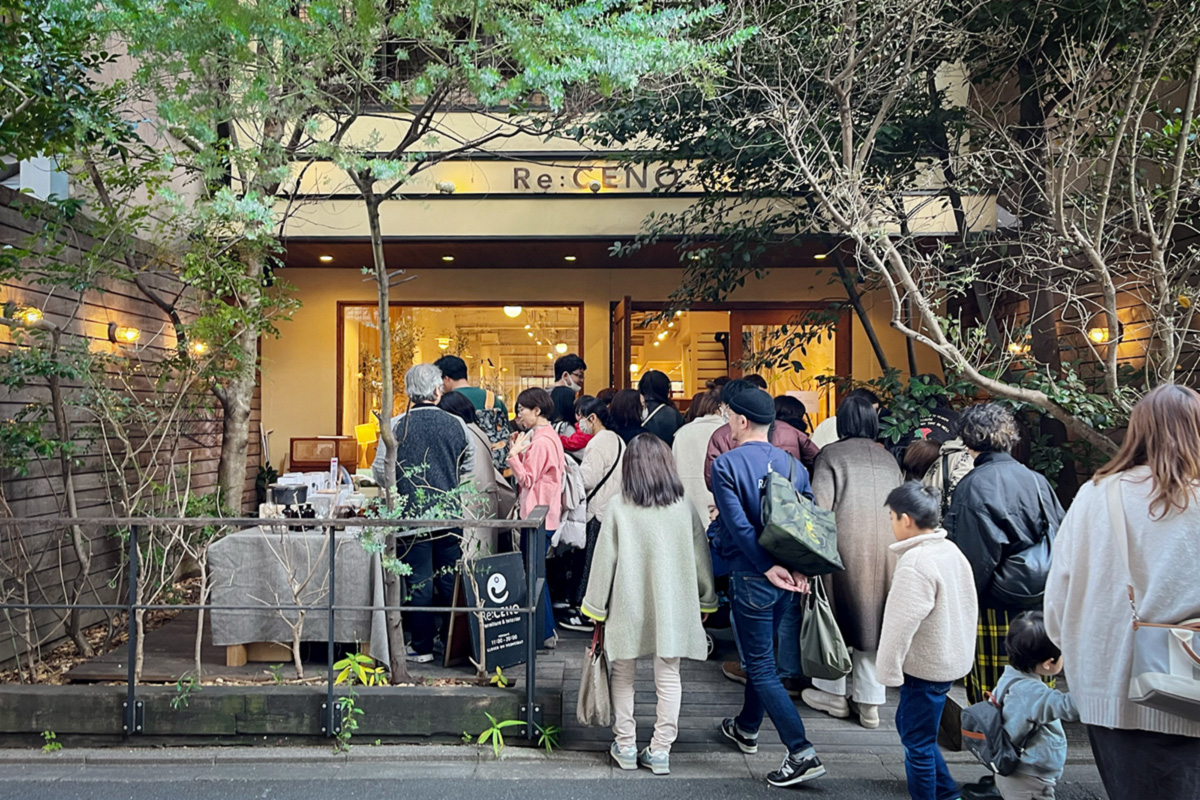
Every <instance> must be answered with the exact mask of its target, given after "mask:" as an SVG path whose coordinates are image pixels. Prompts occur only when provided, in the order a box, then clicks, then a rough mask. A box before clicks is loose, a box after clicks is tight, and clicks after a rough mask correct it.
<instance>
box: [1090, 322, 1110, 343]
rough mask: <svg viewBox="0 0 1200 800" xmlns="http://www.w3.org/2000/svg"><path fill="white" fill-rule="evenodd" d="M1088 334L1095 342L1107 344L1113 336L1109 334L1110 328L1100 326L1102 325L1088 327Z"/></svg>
mask: <svg viewBox="0 0 1200 800" xmlns="http://www.w3.org/2000/svg"><path fill="white" fill-rule="evenodd" d="M1087 335H1088V338H1089V339H1091V340H1092V342H1093V343H1094V344H1107V343H1108V340H1109V339H1110V338H1111V337H1110V336H1109V331H1108V328H1107V327H1100V326H1097V327H1095V328H1088V332H1087Z"/></svg>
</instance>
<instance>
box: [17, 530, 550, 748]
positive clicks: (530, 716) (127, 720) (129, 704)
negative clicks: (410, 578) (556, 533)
mask: <svg viewBox="0 0 1200 800" xmlns="http://www.w3.org/2000/svg"><path fill="white" fill-rule="evenodd" d="M546 512H547V508H546V507H545V506H539V507H537V508H535V509H534V511H533V513H532V514H531V515H530V516H529V517H528V518H527V519H517V520H500V519H482V520H477V519H464V520H447V519H438V520H429V519H375V518H367V517H352V518H349V519H295V518H270V519H263V518H257V517H236V518H234V517H183V518H165V517H25V518H19V517H9V518H0V528H13V527H16V528H18V529H22V528H24V529H27V530H28V529H40V530H55V529H66V528H70V527H79V528H86V529H95V528H110V529H115V530H128V531H129V539H128V552H127V561H128V563H127V565H126V575H127V578H128V583H129V586H128V589H129V594H128V602H126V603H0V609H5V610H8V609H12V610H19V611H29V612H34V611H60V612H61V611H73V610H77V611H125V612H127V615H128V619H127V621H126V624H127V625H128V628H129V642H128V648H129V654H128V658H129V669H128V675H127V678H126V698H125V702H124V704H123V706H122V708H123V714H124V718H123V720H122V726H123V730H124V733H125V735H126V736H135V735H138V734H141V733H142V732H143V727H144V704H143V702H142V701H141V700H139V699H138V697H137V686H138V679H137V674H136V672H137V645H138V639H137V635H138V634H137V624H136V615H137V612H139V611H148V610H154V609H164V610H173V611H201V610H203V611H212V610H213V609H216V610H219V611H246V610H254V611H278V612H283V611H304V612H320V611H325V612H326V613H327V614H328V628H329V630H328V635H327V642H326V644H327V647H328V649H327V654H328V663H327V665H326V666H327V669H328V675H327V680H326V699H325V703H324V704H323V706H322V711H323V712H324V714H325V719H323V720H322V723H321V730H322V733H324V735H325V736H328V737H335V736H338V735H339V734H340V733H341V728H342V720H341V717H340V715H339V713H338V709H337V704H336V702H335V693H334V680H335V671H334V669H333V665H334V661H335V652H336V644H337V642H336V641H335V626H334V615H335V613H336V612H338V611H373V612H375V611H383V612H390V611H402V612H407V613H410V614H411V613H427V614H446V613H483V612H486V611H494V610H495V609H494V608H488V607H486V606H482V605H480V606H453V605H451V606H408V605H405V604H404V603H403V597H401V602H400V603H399V604H397V605H388V604H387V603H386V602H385V603H384V604H383V605H367V606H364V605H341V604H338V603H337V602H336V598H337V550H338V542H337V540H336V538H335V537H336V532H337V531H338V530H339V529H345V528H358V529H372V528H376V529H378V528H383V529H389V530H391V531H395V533H394V535H395V537H396V538H397V539H400V538H404V537H406V536H416V535H420V532H419V531H426V532H428V531H445V530H448V529H450V528H452V527H469V528H475V529H486V530H496V531H498V532H502V531H519V532H520V534H521V537H522V539H523V540H524V541H525V542H526V543H527V544H526V546H525V547H524V548H523V549H524V565H525V584H526V585H525V591H526V603H525V605H522V606H515V607H514V606H506V607H505V611H506V612H515V613H517V614H519V615H523V616H524V617H525V647H526V650H525V703H524V705H522V706H521V716H522V718H523V721H524V723H525V724H524V726H523V731H522V732H523V734H524V735H525V737H526V738H527V739H534V738H535V737H536V736H537V727H538V726H539V725H540V724H541V707H540V706H539V705H538V703H537V697H536V691H537V677H536V673H537V651H538V648H539V647H540V646H541V642H540V639H539V636H540V632H539V631H538V630H537V612H538V603H539V602H540V601H541V598H542V594H543V590H544V586H545V583H546V548H545V544H544V543H545V541H546ZM155 526H158V527H168V526H170V527H188V528H204V527H213V526H215V527H224V528H230V527H232V528H234V529H235V531H231V533H232V532H236V529H241V528H248V527H255V528H264V529H272V530H276V529H280V528H282V529H284V530H291V531H295V530H297V529H302V530H318V529H323V530H324V531H325V535H326V536H328V539H329V541H328V548H329V591H328V602H326V603H317V604H314V605H300V604H298V603H290V604H283V603H279V604H275V605H272V604H270V603H256V604H254V605H244V606H242V605H225V604H221V605H214V604H213V603H211V602H208V603H138V602H137V599H138V580H139V566H140V558H139V556H138V544H139V540H140V539H141V534H142V532H143V531H145V530H147V529H149V528H152V527H155ZM411 529H418V530H415V531H412V532H406V530H411ZM459 563H460V566H461V563H462V562H459ZM451 603H453V598H452V599H451ZM544 611H545V613H546V614H551V613H553V610H552V609H550V608H545V609H544ZM479 638H480V649H481V650H484V649H485V647H486V644H485V642H484V636H483V632H482V631H481V632H480V637H479ZM308 641H311V640H308ZM401 646H403V643H401ZM445 646H446V647H449V646H450V643H449V642H446V643H445ZM17 657H20V654H19V653H18V654H17ZM404 657H405V654H404V653H401V654H400V655H399V658H404Z"/></svg>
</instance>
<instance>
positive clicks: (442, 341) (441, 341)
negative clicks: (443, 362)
mask: <svg viewBox="0 0 1200 800" xmlns="http://www.w3.org/2000/svg"><path fill="white" fill-rule="evenodd" d="M437 343H438V349H439V350H448V349H449V348H450V337H449V336H439V337H438V339H437Z"/></svg>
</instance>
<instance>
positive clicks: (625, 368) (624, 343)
mask: <svg viewBox="0 0 1200 800" xmlns="http://www.w3.org/2000/svg"><path fill="white" fill-rule="evenodd" d="M632 321H633V300H632V299H631V298H630V297H629V295H626V296H625V297H624V298H622V299H621V301H620V302H618V303H617V304H616V306H614V308H613V312H612V359H611V361H612V387H613V388H614V389H628V388H630V387H631V386H632V385H633V379H632V377H631V376H630V367H631V365H632V364H633V358H632V354H631V350H632V336H631V335H630V325H631V323H632Z"/></svg>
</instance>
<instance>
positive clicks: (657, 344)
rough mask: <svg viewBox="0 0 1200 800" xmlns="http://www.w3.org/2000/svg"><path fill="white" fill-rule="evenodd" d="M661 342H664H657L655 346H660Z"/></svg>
mask: <svg viewBox="0 0 1200 800" xmlns="http://www.w3.org/2000/svg"><path fill="white" fill-rule="evenodd" d="M660 344H662V342H655V343H654V346H655V347H658V346H659V345H660Z"/></svg>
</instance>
